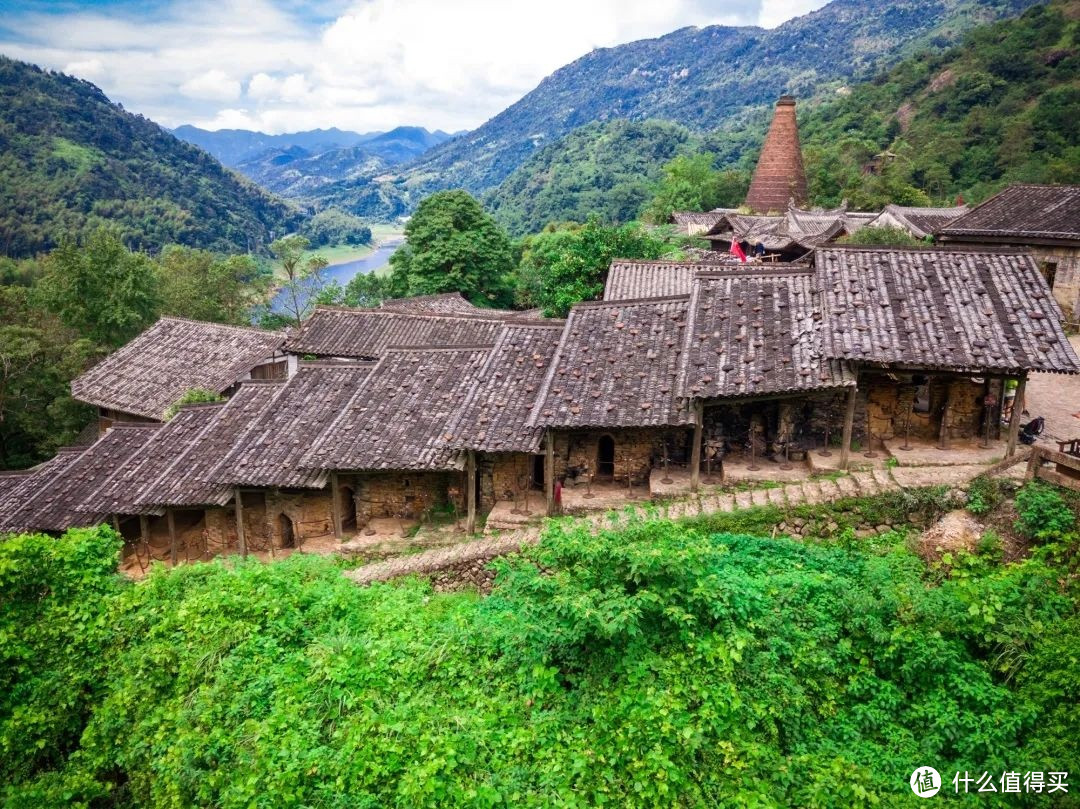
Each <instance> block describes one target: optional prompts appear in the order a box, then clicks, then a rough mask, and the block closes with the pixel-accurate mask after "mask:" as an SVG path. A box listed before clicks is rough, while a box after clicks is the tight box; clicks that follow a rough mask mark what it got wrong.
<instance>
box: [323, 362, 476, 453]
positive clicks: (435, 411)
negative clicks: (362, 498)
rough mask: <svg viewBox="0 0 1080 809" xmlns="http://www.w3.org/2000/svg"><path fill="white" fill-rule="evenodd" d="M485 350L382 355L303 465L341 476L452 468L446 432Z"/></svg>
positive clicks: (453, 451)
mask: <svg viewBox="0 0 1080 809" xmlns="http://www.w3.org/2000/svg"><path fill="white" fill-rule="evenodd" d="M489 350H490V346H484V347H476V346H472V347H459V348H444V347H424V348H414V349H392V350H389V351H387V352H386V353H385V354H384V356H383V358H382V359H381V360H379V363H378V365H376V366H375V367H374V368H373V369H372V370H371V373H370V375H369V376H368V378H367V380H366V381H365V382H364V384H363V385H361V386H360V387H359V388H357V390H356V392H355V393H354V394H353V396H352V398H351V399H350V400H349V402H348V403H347V404H346V405H345V406H344V407H343V408H342V410H341V413H340V414H339V415H338V417H337V418H336V419H334V421H333V422H331V424H330V425H329V426H328V427H327V428H326V429H325V430H324V431H323V434H322V435H321V436H320V437H319V439H318V440H317V441H316V442H315V444H314V445H313V446H312V449H311V451H310V452H309V453H308V454H307V455H306V456H305V459H304V461H303V465H304V466H306V467H308V468H312V469H337V470H343V471H344V470H349V471H365V470H376V469H450V468H457V467H458V466H459V463H458V462H457V458H456V456H457V451H456V450H454V449H453V448H452V447H451V445H450V443H449V441H450V439H451V438H452V436H451V435H450V434H449V433H448V429H449V427H450V424H451V420H452V418H453V416H454V415H455V414H456V412H457V410H458V408H460V407H461V404H462V402H463V401H464V399H465V395H466V393H467V392H468V390H469V387H470V385H471V383H472V380H473V378H474V376H475V375H476V373H477V372H478V371H479V370H480V368H481V367H482V366H483V364H484V361H485V360H486V359H487V355H488V351H489Z"/></svg>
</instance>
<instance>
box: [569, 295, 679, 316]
mask: <svg viewBox="0 0 1080 809" xmlns="http://www.w3.org/2000/svg"><path fill="white" fill-rule="evenodd" d="M688 300H690V295H689V294H686V295H662V296H659V297H656V298H625V299H623V300H614V301H581V302H579V303H575V304H574V305H573V306H572V307H571V308H570V312H571V314H572V313H573V312H574V310H575V309H601V308H603V307H605V306H607V307H611V308H614V307H617V306H641V305H644V304H648V303H672V302H673V301H688Z"/></svg>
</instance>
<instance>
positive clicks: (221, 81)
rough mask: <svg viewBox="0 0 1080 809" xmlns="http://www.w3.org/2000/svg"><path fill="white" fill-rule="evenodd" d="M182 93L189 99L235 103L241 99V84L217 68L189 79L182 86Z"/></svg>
mask: <svg viewBox="0 0 1080 809" xmlns="http://www.w3.org/2000/svg"><path fill="white" fill-rule="evenodd" d="M180 92H181V93H183V94H184V95H186V96H187V97H188V98H196V99H206V100H208V101H234V100H235V99H237V98H239V97H240V82H238V81H237V80H236V79H234V78H232V77H230V76H229V75H228V74H226V73H225V71H224V70H218V69H217V68H215V69H213V70H208V71H206V72H205V73H200V74H199V75H198V76H195V77H193V78H190V79H188V80H187V81H186V82H184V83H183V84H181V85H180Z"/></svg>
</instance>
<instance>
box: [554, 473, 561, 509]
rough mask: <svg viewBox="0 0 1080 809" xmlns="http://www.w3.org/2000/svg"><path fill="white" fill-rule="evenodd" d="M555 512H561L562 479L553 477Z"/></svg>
mask: <svg viewBox="0 0 1080 809" xmlns="http://www.w3.org/2000/svg"><path fill="white" fill-rule="evenodd" d="M555 513H556V514H562V479H560V478H556V479H555Z"/></svg>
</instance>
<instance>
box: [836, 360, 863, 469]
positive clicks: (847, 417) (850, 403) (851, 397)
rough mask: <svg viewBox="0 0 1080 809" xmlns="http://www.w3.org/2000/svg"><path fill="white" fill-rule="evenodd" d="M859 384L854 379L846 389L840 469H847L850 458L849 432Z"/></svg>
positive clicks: (853, 420)
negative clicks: (851, 384) (853, 382)
mask: <svg viewBox="0 0 1080 809" xmlns="http://www.w3.org/2000/svg"><path fill="white" fill-rule="evenodd" d="M858 390H859V382H858V378H857V377H856V380H855V386H854V387H852V388H850V389H848V397H847V407H846V408H845V410H844V435H843V438H842V439H841V440H842V443H841V445H840V468H841V469H847V468H848V461H849V460H850V458H851V431H852V428H853V427H854V425H855V397H856V396H857V394H858Z"/></svg>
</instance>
